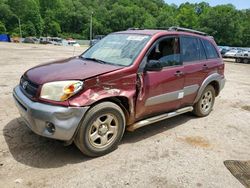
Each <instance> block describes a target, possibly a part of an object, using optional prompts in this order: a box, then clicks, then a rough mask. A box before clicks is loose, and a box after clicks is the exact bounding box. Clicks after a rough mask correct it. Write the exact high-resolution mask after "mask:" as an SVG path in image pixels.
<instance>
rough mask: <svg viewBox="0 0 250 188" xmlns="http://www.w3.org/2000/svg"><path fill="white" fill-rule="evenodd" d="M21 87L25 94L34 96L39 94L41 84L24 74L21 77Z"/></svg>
mask: <svg viewBox="0 0 250 188" xmlns="http://www.w3.org/2000/svg"><path fill="white" fill-rule="evenodd" d="M20 87H21V89H22V91H23V93H24V94H25V95H27V96H28V97H30V98H34V97H35V96H36V94H37V90H38V87H39V85H38V84H35V83H34V82H31V81H30V80H29V79H27V78H25V77H24V76H22V78H21V79H20Z"/></svg>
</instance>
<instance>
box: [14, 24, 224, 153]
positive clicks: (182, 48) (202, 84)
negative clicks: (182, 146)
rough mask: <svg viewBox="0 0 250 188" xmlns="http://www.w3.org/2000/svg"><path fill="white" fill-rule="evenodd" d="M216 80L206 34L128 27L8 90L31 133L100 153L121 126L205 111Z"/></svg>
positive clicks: (112, 144)
mask: <svg viewBox="0 0 250 188" xmlns="http://www.w3.org/2000/svg"><path fill="white" fill-rule="evenodd" d="M224 84H225V79H224V63H223V60H222V58H221V55H220V53H219V51H218V48H217V46H216V44H215V42H214V40H213V38H212V37H210V36H207V35H206V34H204V33H202V32H199V31H195V30H190V29H185V28H179V27H172V28H170V29H168V30H143V29H142V30H139V29H129V30H127V31H122V32H116V33H112V34H109V35H108V36H106V37H105V38H103V39H102V40H101V41H100V42H98V43H97V44H95V45H94V46H92V47H91V48H89V49H88V50H87V51H85V52H84V53H83V54H82V55H80V56H78V57H72V58H69V59H65V60H61V61H56V62H53V63H49V64H45V65H40V66H37V67H34V68H31V69H30V70H28V71H27V72H25V74H24V75H23V76H22V78H21V80H20V85H18V86H16V87H15V88H14V92H13V95H14V99H15V101H16V105H17V107H18V109H19V111H20V114H21V116H22V117H23V119H24V120H25V122H26V123H27V125H28V126H29V127H30V128H31V129H32V130H33V131H34V132H35V133H37V134H39V135H42V136H45V137H49V138H53V139H58V140H63V141H66V143H68V144H70V143H72V142H73V141H74V142H75V144H76V145H77V147H78V148H79V149H80V150H81V151H82V152H83V153H84V154H86V155H88V156H100V155H104V154H106V153H108V152H111V151H112V150H114V149H115V148H116V147H117V145H118V143H119V141H120V140H121V138H122V136H123V133H124V130H125V128H127V130H130V131H133V130H135V129H137V128H139V127H142V126H145V125H148V124H151V123H154V122H157V121H161V120H163V119H167V118H170V117H173V116H176V115H179V114H183V113H186V112H190V111H193V113H194V114H196V115H197V116H201V117H202V116H207V115H208V114H209V113H210V112H211V110H212V108H213V105H214V100H215V97H216V96H218V95H219V93H220V91H221V89H222V88H223V87H224Z"/></svg>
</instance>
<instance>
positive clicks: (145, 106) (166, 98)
mask: <svg viewBox="0 0 250 188" xmlns="http://www.w3.org/2000/svg"><path fill="white" fill-rule="evenodd" d="M179 46H180V42H179V38H178V37H177V36H173V37H165V38H162V39H159V40H158V41H156V42H155V44H154V45H153V46H152V47H151V49H150V50H149V52H148V54H147V55H146V57H145V58H144V60H143V61H144V62H145V61H146V62H145V64H147V63H149V62H150V61H151V62H153V61H154V62H159V63H160V64H161V66H162V67H163V68H162V70H156V71H152V70H151V71H149V70H145V71H142V72H139V73H138V77H139V78H138V80H139V87H138V97H137V101H136V119H137V120H140V119H143V118H145V117H149V116H153V115H156V114H159V113H162V112H167V111H172V110H175V109H177V108H179V107H180V101H181V99H182V98H183V96H184V95H183V85H184V72H183V70H184V69H183V65H182V63H181V58H180V57H181V56H180V47H179ZM152 60H153V61H152ZM145 67H147V66H145Z"/></svg>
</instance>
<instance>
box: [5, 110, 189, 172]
mask: <svg viewBox="0 0 250 188" xmlns="http://www.w3.org/2000/svg"><path fill="white" fill-rule="evenodd" d="M192 118H194V116H190V115H188V114H185V115H180V116H178V117H174V118H171V119H168V120H165V121H161V122H158V123H154V124H152V125H148V126H145V127H142V128H140V129H138V130H135V131H134V132H128V131H126V132H125V135H124V137H123V139H122V142H121V144H125V143H134V142H138V141H140V140H143V139H146V138H149V137H151V136H154V135H156V134H158V133H161V132H164V131H167V130H169V129H172V128H174V127H176V126H179V125H181V124H183V123H185V122H187V121H188V120H190V119H192ZM3 135H4V138H5V140H6V143H7V145H8V147H9V151H10V153H11V154H12V156H13V157H14V159H15V160H16V161H18V162H20V163H22V164H25V165H28V166H31V167H36V168H57V167H61V166H64V165H67V164H75V163H81V162H85V161H88V160H92V159H93V160H94V158H89V157H86V156H84V155H83V154H82V153H81V152H80V151H79V150H78V148H77V147H76V146H75V145H74V144H72V145H70V146H67V147H65V146H63V144H62V142H60V141H56V140H53V139H48V138H44V137H41V136H38V135H36V134H35V133H33V132H32V131H31V130H30V129H29V128H28V127H27V126H26V125H25V123H24V122H23V120H22V119H21V118H16V119H13V120H12V121H10V122H9V123H8V124H7V125H6V126H5V127H4V129H3Z"/></svg>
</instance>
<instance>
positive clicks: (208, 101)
mask: <svg viewBox="0 0 250 188" xmlns="http://www.w3.org/2000/svg"><path fill="white" fill-rule="evenodd" d="M214 101H215V90H214V87H213V86H211V85H208V86H207V87H206V88H205V90H204V91H203V93H202V95H201V97H200V99H199V101H198V102H197V103H196V104H195V105H194V111H193V112H194V114H195V115H196V116H198V117H205V116H207V115H209V114H210V112H211V111H212V109H213V106H214Z"/></svg>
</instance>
